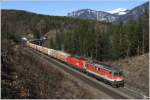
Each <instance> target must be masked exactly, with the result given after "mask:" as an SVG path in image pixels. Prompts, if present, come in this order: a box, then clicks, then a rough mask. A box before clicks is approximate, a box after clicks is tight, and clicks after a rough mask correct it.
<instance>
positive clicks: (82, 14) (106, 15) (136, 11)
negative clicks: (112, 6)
mask: <svg viewBox="0 0 150 100" xmlns="http://www.w3.org/2000/svg"><path fill="white" fill-rule="evenodd" d="M148 7H149V2H145V3H143V4H141V5H139V6H136V7H134V8H133V9H131V10H128V9H127V10H125V11H124V12H121V11H120V13H121V14H119V12H117V13H111V12H109V11H107V12H105V11H96V10H92V9H80V10H76V11H73V12H70V13H68V14H67V16H68V17H73V18H80V19H91V20H97V21H106V22H118V21H119V22H120V21H123V22H126V21H128V20H137V19H138V18H139V17H140V16H142V15H144V13H145V12H147V10H148Z"/></svg>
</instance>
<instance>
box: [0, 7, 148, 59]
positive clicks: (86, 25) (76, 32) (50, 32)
mask: <svg viewBox="0 0 150 100" xmlns="http://www.w3.org/2000/svg"><path fill="white" fill-rule="evenodd" d="M148 15H149V14H147V13H145V14H144V15H143V16H142V17H140V18H139V20H138V21H132V20H130V21H129V22H128V23H126V24H122V23H121V22H120V23H119V24H112V23H106V22H96V21H92V20H81V19H74V18H68V17H58V16H47V15H40V14H34V13H30V12H25V11H18V10H2V41H3V39H5V38H7V39H13V40H14V41H16V42H18V41H20V38H21V36H27V37H28V38H40V37H42V36H44V35H46V36H48V41H47V43H46V44H47V45H46V46H48V47H50V48H54V49H57V50H64V51H65V52H69V53H71V54H74V55H78V56H84V57H88V58H92V59H96V60H100V61H105V60H114V59H118V58H124V57H128V56H134V55H141V54H144V53H146V52H148V48H149V44H148V42H149V38H148V37H149V32H148V27H149V26H148V22H149V16H148Z"/></svg>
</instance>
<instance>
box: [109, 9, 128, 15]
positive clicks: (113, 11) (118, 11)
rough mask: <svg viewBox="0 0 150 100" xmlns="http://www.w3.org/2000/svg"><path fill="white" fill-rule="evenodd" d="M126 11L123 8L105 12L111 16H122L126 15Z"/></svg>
mask: <svg viewBox="0 0 150 100" xmlns="http://www.w3.org/2000/svg"><path fill="white" fill-rule="evenodd" d="M126 10H127V9H124V8H117V9H114V10H111V11H107V12H108V13H111V14H115V13H117V14H118V15H124V14H126Z"/></svg>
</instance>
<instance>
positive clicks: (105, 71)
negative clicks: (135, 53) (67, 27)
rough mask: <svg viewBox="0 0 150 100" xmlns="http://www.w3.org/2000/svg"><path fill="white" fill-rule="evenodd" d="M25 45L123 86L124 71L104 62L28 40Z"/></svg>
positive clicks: (113, 83)
mask: <svg viewBox="0 0 150 100" xmlns="http://www.w3.org/2000/svg"><path fill="white" fill-rule="evenodd" d="M26 45H27V46H28V47H30V48H32V49H35V50H37V51H40V52H42V53H44V54H46V55H49V56H50V57H53V58H55V59H58V60H60V61H63V62H66V63H67V64H69V65H71V66H73V67H74V68H76V69H79V70H81V71H84V72H86V73H89V74H91V75H94V76H95V77H96V78H98V79H100V80H103V81H104V82H106V83H109V84H110V85H112V86H113V87H121V86H124V83H125V81H124V79H125V75H124V71H123V70H121V69H118V68H114V67H111V66H109V65H106V64H98V63H91V62H89V61H88V60H86V59H83V58H79V57H74V56H72V55H71V54H68V53H65V52H62V51H58V50H54V49H49V48H46V47H43V46H39V45H36V44H33V43H31V42H29V41H27V42H26Z"/></svg>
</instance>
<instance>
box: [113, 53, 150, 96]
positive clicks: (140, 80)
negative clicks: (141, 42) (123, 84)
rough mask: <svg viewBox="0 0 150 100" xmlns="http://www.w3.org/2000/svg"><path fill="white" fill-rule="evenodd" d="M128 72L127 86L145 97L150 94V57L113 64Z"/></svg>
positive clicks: (124, 60) (145, 55) (134, 58)
mask: <svg viewBox="0 0 150 100" xmlns="http://www.w3.org/2000/svg"><path fill="white" fill-rule="evenodd" d="M113 65H114V66H118V67H122V68H123V69H125V70H127V71H128V76H127V85H128V87H129V88H132V89H134V90H136V91H139V92H142V93H143V94H145V95H148V94H149V92H148V91H149V56H148V54H144V55H141V56H135V57H131V58H126V59H122V60H118V61H115V62H113Z"/></svg>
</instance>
